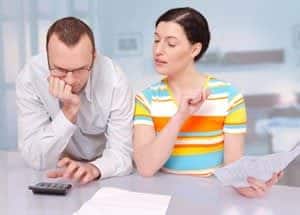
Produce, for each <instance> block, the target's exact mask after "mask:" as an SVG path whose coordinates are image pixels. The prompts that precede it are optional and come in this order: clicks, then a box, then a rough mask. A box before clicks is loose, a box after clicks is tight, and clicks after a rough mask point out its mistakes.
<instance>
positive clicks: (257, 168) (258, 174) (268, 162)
mask: <svg viewBox="0 0 300 215" xmlns="http://www.w3.org/2000/svg"><path fill="white" fill-rule="evenodd" d="M299 154H300V145H299V144H298V145H297V146H296V147H295V148H294V149H293V150H291V151H288V152H280V153H275V154H270V155H265V156H245V157H243V158H241V159H239V160H238V161H236V162H233V163H231V164H229V165H226V166H225V167H222V168H219V169H217V170H216V171H215V173H214V174H215V176H216V177H217V178H218V179H219V181H220V182H221V183H222V184H223V185H225V186H229V185H230V186H234V187H248V186H249V184H248V182H247V177H249V176H251V177H254V178H257V179H260V180H263V181H267V180H269V179H271V178H272V175H273V173H278V172H279V171H282V170H283V169H284V168H286V167H287V166H288V164H289V163H290V162H292V161H293V160H294V159H295V158H296V157H297V156H298V155H299Z"/></svg>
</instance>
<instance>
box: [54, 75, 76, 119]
mask: <svg viewBox="0 0 300 215" xmlns="http://www.w3.org/2000/svg"><path fill="white" fill-rule="evenodd" d="M48 80H49V92H50V94H51V95H52V96H54V97H56V98H58V99H59V100H60V101H61V102H62V104H63V107H62V111H63V113H64V114H65V116H66V117H67V118H68V119H69V120H70V121H71V122H72V123H75V122H76V118H77V114H78V112H79V108H80V98H79V96H78V95H76V94H73V93H72V87H71V86H70V85H68V84H66V83H65V82H64V81H63V80H60V79H59V78H57V77H54V76H50V77H49V78H48Z"/></svg>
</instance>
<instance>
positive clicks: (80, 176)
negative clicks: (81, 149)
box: [73, 166, 87, 182]
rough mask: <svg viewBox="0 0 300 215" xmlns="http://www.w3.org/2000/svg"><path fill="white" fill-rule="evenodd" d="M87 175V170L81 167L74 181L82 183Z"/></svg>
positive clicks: (74, 176)
mask: <svg viewBox="0 0 300 215" xmlns="http://www.w3.org/2000/svg"><path fill="white" fill-rule="evenodd" d="M86 173H87V172H86V169H85V168H84V167H83V166H81V167H79V168H78V169H77V171H76V172H75V173H74V175H73V179H74V180H76V181H78V182H79V181H81V179H83V177H84V176H85V175H86Z"/></svg>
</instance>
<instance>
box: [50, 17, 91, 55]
mask: <svg viewBox="0 0 300 215" xmlns="http://www.w3.org/2000/svg"><path fill="white" fill-rule="evenodd" d="M53 34H55V35H57V36H58V39H59V40H60V41H62V42H63V43H64V44H65V45H66V46H68V47H72V46H75V45H76V44H77V43H78V42H79V40H80V39H81V37H82V36H84V35H87V36H88V38H89V39H90V41H91V44H92V48H93V53H95V51H96V48H95V39H94V34H93V31H92V30H91V28H90V27H89V26H88V25H87V24H86V23H84V22H83V21H81V20H80V19H78V18H76V17H65V18H62V19H59V20H57V21H55V22H54V23H53V24H52V25H51V26H50V28H49V29H48V32H47V40H46V50H47V51H48V44H49V40H50V38H51V36H52V35H53Z"/></svg>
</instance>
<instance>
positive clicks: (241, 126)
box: [224, 124, 246, 129]
mask: <svg viewBox="0 0 300 215" xmlns="http://www.w3.org/2000/svg"><path fill="white" fill-rule="evenodd" d="M224 128H229V129H236V128H243V129H245V128H246V125H245V124H241V125H226V124H225V125H224Z"/></svg>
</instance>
